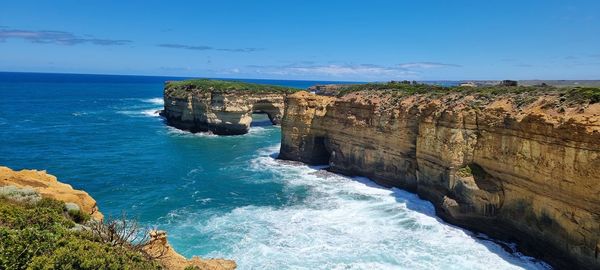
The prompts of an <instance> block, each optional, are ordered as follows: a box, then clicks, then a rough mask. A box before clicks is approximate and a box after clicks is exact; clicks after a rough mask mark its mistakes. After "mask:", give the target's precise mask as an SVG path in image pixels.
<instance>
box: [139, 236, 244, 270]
mask: <svg viewBox="0 0 600 270" xmlns="http://www.w3.org/2000/svg"><path fill="white" fill-rule="evenodd" d="M144 251H146V252H147V253H148V254H150V256H152V257H155V258H157V260H158V261H159V262H160V264H161V265H163V266H164V267H166V268H167V269H170V270H183V269H185V268H186V267H197V268H196V269H201V270H233V269H235V268H236V267H237V265H236V264H235V262H234V261H231V260H224V259H201V258H200V257H193V258H192V259H190V260H188V259H186V258H185V257H183V256H181V255H179V253H177V252H176V251H175V250H173V248H172V247H171V246H170V245H169V242H168V241H167V233H166V232H165V231H152V232H150V242H149V243H148V245H146V246H145V247H144Z"/></svg>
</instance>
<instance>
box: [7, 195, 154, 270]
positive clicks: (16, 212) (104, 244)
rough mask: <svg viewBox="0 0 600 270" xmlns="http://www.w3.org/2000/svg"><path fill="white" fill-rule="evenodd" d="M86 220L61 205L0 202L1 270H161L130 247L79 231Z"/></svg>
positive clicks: (11, 201) (51, 202)
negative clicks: (79, 224) (80, 224)
mask: <svg viewBox="0 0 600 270" xmlns="http://www.w3.org/2000/svg"><path fill="white" fill-rule="evenodd" d="M88 219H89V216H87V215H84V214H81V213H76V211H73V210H71V211H68V210H67V209H66V207H65V204H64V203H63V202H60V201H56V200H52V199H47V198H43V199H41V200H40V201H38V202H35V203H28V202H17V201H13V200H9V199H7V198H3V197H0V269H160V265H159V264H158V263H156V262H154V261H153V260H152V259H151V258H149V257H148V256H146V255H145V254H143V253H142V252H140V251H139V250H135V249H133V248H131V246H129V245H115V244H114V243H111V242H108V241H105V240H104V239H103V238H102V237H98V236H96V235H95V234H93V233H91V232H90V231H87V230H80V229H79V230H78V226H76V224H78V223H83V222H86V221H87V220H88ZM79 227H81V226H79Z"/></svg>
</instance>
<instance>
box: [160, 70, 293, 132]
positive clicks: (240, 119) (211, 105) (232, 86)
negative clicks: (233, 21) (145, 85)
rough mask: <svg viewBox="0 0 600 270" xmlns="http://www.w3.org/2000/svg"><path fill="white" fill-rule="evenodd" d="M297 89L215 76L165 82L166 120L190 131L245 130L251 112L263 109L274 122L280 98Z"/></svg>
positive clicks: (280, 113) (279, 114)
mask: <svg viewBox="0 0 600 270" xmlns="http://www.w3.org/2000/svg"><path fill="white" fill-rule="evenodd" d="M295 91H297V89H292V88H287V87H281V86H273V85H261V84H254V83H245V82H237V81H219V80H208V79H200V80H188V81H179V82H166V83H165V91H164V101H165V109H164V110H163V111H162V113H161V115H162V116H164V117H165V118H166V120H167V123H168V124H169V125H171V126H174V127H176V128H179V129H185V130H189V131H192V132H200V131H210V132H212V133H214V134H218V135H239V134H245V133H247V132H248V129H249V128H250V123H251V122H252V114H253V113H265V114H267V115H268V116H269V119H271V122H272V123H273V124H274V125H278V124H279V123H280V122H281V118H282V117H283V109H284V104H283V103H284V99H285V97H286V96H287V94H288V93H292V92H295Z"/></svg>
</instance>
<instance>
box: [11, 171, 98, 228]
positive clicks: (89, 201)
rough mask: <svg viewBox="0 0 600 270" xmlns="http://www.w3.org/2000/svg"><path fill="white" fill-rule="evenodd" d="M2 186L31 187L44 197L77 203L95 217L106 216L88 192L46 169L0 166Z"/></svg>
mask: <svg viewBox="0 0 600 270" xmlns="http://www.w3.org/2000/svg"><path fill="white" fill-rule="evenodd" d="M0 186H16V187H20V188H27V187H29V188H32V189H34V190H35V191H36V192H38V193H39V194H40V195H42V197H47V198H52V199H55V200H59V201H63V202H65V203H75V204H77V205H78V206H79V207H80V209H81V210H82V211H84V212H85V213H88V214H90V215H91V217H92V218H93V219H96V220H102V218H103V217H104V216H103V215H102V213H101V212H100V211H99V210H98V206H97V205H96V200H94V198H92V197H91V196H90V195H89V194H88V193H87V192H85V191H82V190H76V189H73V187H71V185H68V184H64V183H61V182H59V181H58V180H57V179H56V177H55V176H53V175H50V174H47V173H46V171H37V170H21V171H13V170H11V169H10V168H7V167H2V166H0Z"/></svg>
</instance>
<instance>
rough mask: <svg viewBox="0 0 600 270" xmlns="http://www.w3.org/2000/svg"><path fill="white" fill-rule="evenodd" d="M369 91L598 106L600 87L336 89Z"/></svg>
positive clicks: (387, 86) (398, 85) (393, 85)
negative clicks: (550, 98) (553, 98)
mask: <svg viewBox="0 0 600 270" xmlns="http://www.w3.org/2000/svg"><path fill="white" fill-rule="evenodd" d="M359 91H360V92H367V93H371V94H379V95H382V94H385V95H391V96H409V95H417V94H418V95H425V96H430V97H439V96H443V95H448V94H452V93H458V94H462V95H465V96H466V95H478V96H486V97H495V96H502V95H520V96H522V98H523V99H524V100H523V101H524V102H525V103H526V102H527V101H531V100H534V99H532V97H533V96H539V95H544V94H556V95H560V96H561V97H564V98H563V99H564V100H565V101H570V102H574V103H590V104H592V103H599V102H600V88H598V87H578V86H575V87H573V86H569V87H554V86H542V85H538V86H480V87H468V86H452V87H448V86H439V85H428V84H420V83H414V82H413V83H410V82H406V81H405V82H394V81H392V82H387V83H368V84H355V85H345V86H341V87H339V88H338V89H337V96H344V95H347V94H349V93H353V92H359Z"/></svg>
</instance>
